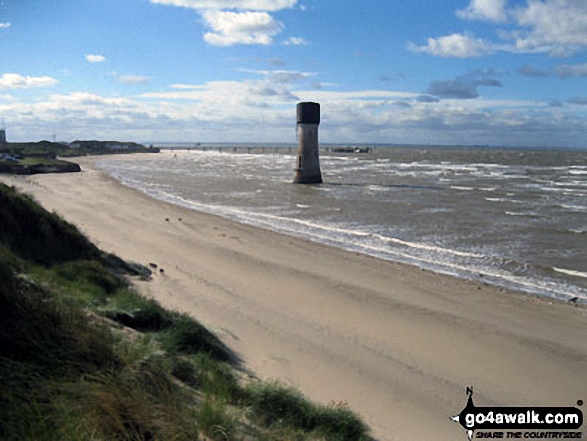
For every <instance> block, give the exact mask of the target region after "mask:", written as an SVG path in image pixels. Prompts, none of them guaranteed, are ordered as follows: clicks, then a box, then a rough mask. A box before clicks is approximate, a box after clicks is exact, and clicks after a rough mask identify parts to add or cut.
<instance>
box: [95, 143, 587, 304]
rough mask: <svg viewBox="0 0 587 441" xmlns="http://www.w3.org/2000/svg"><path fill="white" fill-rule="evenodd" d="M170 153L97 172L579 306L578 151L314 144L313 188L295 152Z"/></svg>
mask: <svg viewBox="0 0 587 441" xmlns="http://www.w3.org/2000/svg"><path fill="white" fill-rule="evenodd" d="M168 147H169V146H168ZM180 147H181V148H175V149H173V148H166V149H163V150H162V152H161V153H160V154H152V155H139V156H137V157H136V159H133V160H124V161H120V160H116V159H103V160H100V161H99V162H98V163H97V166H98V168H100V169H103V170H105V171H106V172H108V173H109V174H110V175H112V176H114V177H115V178H117V179H119V180H120V181H121V182H123V183H124V184H126V185H128V186H130V187H133V188H136V189H139V190H141V191H143V192H145V193H147V194H149V195H151V196H152V197H154V198H157V199H161V200H164V201H167V202H171V203H173V204H177V205H181V206H184V207H187V208H191V209H194V210H199V211H203V212H207V213H213V214H216V215H219V216H222V217H225V218H228V219H232V220H234V221H237V222H241V223H244V224H249V225H254V226H256V227H260V228H266V229H269V230H272V231H276V232H280V233H283V234H287V235H292V236H296V237H301V238H304V239H308V240H311V241H315V242H320V243H322V244H327V245H331V246H335V247H339V248H343V249H345V250H349V251H353V252H357V253H363V254H366V255H369V256H374V257H377V258H380V259H385V260H390V261H396V262H403V263H407V264H411V265H416V266H418V267H421V268H424V269H427V270H431V271H434V272H438V273H443V274H450V275H454V276H456V277H460V278H464V279H470V280H476V281H482V282H484V283H488V284H491V285H497V286H499V287H503V288H506V289H513V290H518V291H522V292H525V293H529V294H533V295H539V296H545V297H549V298H554V299H559V300H562V301H571V302H573V303H587V150H585V149H583V150H578V149H577V150H569V149H544V148H543V149H512V148H503V149H496V148H484V147H430V146H420V147H415V146H381V145H376V146H369V145H361V146H359V147H357V146H352V145H329V146H321V152H320V165H321V169H322V177H323V180H324V183H322V184H318V185H299V184H293V183H292V181H293V177H294V168H295V165H296V151H297V148H296V147H295V146H293V145H289V146H288V145H265V144H208V145H194V146H192V147H186V146H185V145H184V146H180ZM355 150H357V151H355ZM360 150H362V152H360Z"/></svg>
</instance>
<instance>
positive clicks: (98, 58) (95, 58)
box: [86, 54, 106, 63]
mask: <svg viewBox="0 0 587 441" xmlns="http://www.w3.org/2000/svg"><path fill="white" fill-rule="evenodd" d="M86 60H87V61H88V62H89V63H103V62H104V61H106V58H105V57H104V56H103V55H91V54H89V55H86Z"/></svg>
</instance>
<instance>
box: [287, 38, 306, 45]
mask: <svg viewBox="0 0 587 441" xmlns="http://www.w3.org/2000/svg"><path fill="white" fill-rule="evenodd" d="M281 44H283V45H284V46H305V45H307V44H308V40H306V39H305V38H302V37H289V38H288V39H287V40H283V41H282V43H281Z"/></svg>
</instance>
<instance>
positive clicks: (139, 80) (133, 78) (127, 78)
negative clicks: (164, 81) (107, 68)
mask: <svg viewBox="0 0 587 441" xmlns="http://www.w3.org/2000/svg"><path fill="white" fill-rule="evenodd" d="M118 81H120V82H121V83H124V84H147V83H148V82H149V81H150V78H149V77H144V76H141V75H120V76H119V77H118Z"/></svg>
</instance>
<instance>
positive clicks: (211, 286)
mask: <svg viewBox="0 0 587 441" xmlns="http://www.w3.org/2000/svg"><path fill="white" fill-rule="evenodd" d="M95 160H96V159H95V158H82V159H79V160H77V161H76V162H78V163H79V164H80V165H81V166H82V169H83V172H82V173H72V174H53V175H36V176H32V177H9V176H6V175H2V176H0V181H2V182H4V183H7V184H9V185H15V186H16V187H17V188H19V189H21V190H22V191H24V192H26V193H28V194H31V195H33V196H34V197H35V199H36V200H37V201H39V202H40V203H41V204H42V205H43V206H44V207H45V208H47V209H48V210H50V211H55V212H57V213H58V214H60V215H61V216H63V217H64V218H65V219H66V220H68V221H69V222H72V223H73V224H75V225H77V226H78V227H79V228H80V230H81V231H82V232H84V233H85V234H86V235H87V236H88V237H89V238H90V239H91V240H92V241H94V243H96V245H98V246H99V247H100V248H102V249H103V250H105V251H109V252H113V253H116V254H117V255H119V256H120V257H122V258H124V259H126V260H131V261H136V262H139V263H142V264H145V265H147V264H149V263H155V264H157V265H158V268H162V269H163V270H164V272H163V273H160V272H157V273H155V274H154V277H153V280H152V281H149V282H140V283H138V287H139V289H140V290H141V291H142V292H143V293H145V294H146V295H148V296H152V297H153V298H155V299H157V300H158V301H159V302H160V303H161V304H162V305H163V306H165V307H167V308H170V309H176V310H179V311H182V312H188V313H190V314H192V315H193V316H194V317H195V318H197V319H198V320H200V321H201V322H202V323H203V324H205V325H206V326H207V327H209V329H211V330H212V331H214V332H216V333H217V335H218V336H219V337H220V338H222V339H223V341H224V342H226V344H227V345H228V346H229V347H230V348H232V349H233V350H234V351H235V352H236V353H237V354H238V355H239V356H240V357H241V358H242V360H243V362H244V367H245V368H246V369H249V370H251V371H252V372H254V373H255V374H256V375H258V376H259V377H261V378H263V379H276V380H279V381H280V382H282V383H284V384H287V385H292V386H295V387H296V388H298V389H300V390H301V391H302V392H303V393H304V394H305V395H306V396H308V397H309V398H311V399H313V400H316V401H319V402H323V403H329V402H332V401H334V402H346V403H348V405H349V406H350V408H352V409H353V410H354V411H356V412H357V413H359V414H360V415H361V416H362V417H363V418H364V419H365V421H366V422H367V423H368V424H369V425H370V427H371V429H372V434H373V436H374V437H375V438H376V439H380V440H422V441H424V440H465V439H466V434H465V431H464V430H463V429H462V428H461V427H460V426H459V425H458V424H456V423H454V422H451V421H449V417H450V416H452V415H454V414H456V413H458V412H460V411H461V410H462V408H463V407H464V406H465V404H466V394H465V388H466V386H473V387H474V389H475V404H476V405H477V406H482V405H503V406H516V405H518V406H524V405H536V406H576V403H577V401H578V400H584V401H585V400H587V309H586V308H584V307H574V306H572V305H568V304H562V303H556V302H553V301H549V300H545V299H540V298H537V297H532V296H528V295H524V294H519V293H513V292H508V291H504V290H502V289H499V288H495V287H491V286H487V285H484V284H481V283H476V282H468V281H464V280H459V279H456V278H453V277H449V276H443V275H439V274H434V273H431V272H428V271H422V270H420V269H418V268H415V267H411V266H408V265H402V264H397V263H393V262H387V261H383V260H378V259H375V258H371V257H367V256H363V255H359V254H355V253H351V252H346V251H343V250H339V249H336V248H331V247H327V246H322V245H319V244H315V243H311V242H308V241H305V240H301V239H296V238H293V237H289V236H285V235H280V234H276V233H272V232H270V231H266V230H262V229H258V228H254V227H250V226H246V225H242V224H238V223H235V222H232V221H228V220H225V219H222V218H219V217H216V216H212V215H208V214H205V213H200V212H196V211H193V210H189V209H185V208H182V207H179V206H174V205H171V204H168V203H165V202H161V201H157V200H155V199H153V198H151V197H149V196H147V195H145V194H143V193H141V192H139V191H137V190H134V189H131V188H128V187H125V186H124V185H122V184H120V183H119V182H118V181H116V180H115V179H114V178H111V177H109V176H108V175H106V174H105V173H103V172H101V171H99V170H96V169H94V168H93V167H92V164H93V163H94V161H95ZM119 160H121V161H132V156H131V155H127V156H120V157H119Z"/></svg>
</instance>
